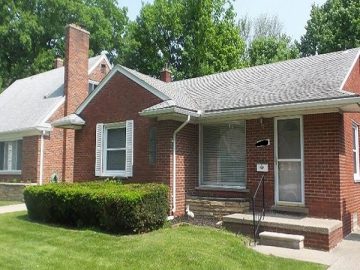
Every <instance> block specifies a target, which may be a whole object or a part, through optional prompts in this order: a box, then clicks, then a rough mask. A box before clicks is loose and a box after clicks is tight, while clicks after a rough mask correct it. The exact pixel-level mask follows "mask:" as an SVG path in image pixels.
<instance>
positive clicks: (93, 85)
mask: <svg viewBox="0 0 360 270" xmlns="http://www.w3.org/2000/svg"><path fill="white" fill-rule="evenodd" d="M98 85H99V83H98V82H96V81H91V80H89V94H90V93H91V92H93V91H94V90H95V89H96V87H97V86H98Z"/></svg>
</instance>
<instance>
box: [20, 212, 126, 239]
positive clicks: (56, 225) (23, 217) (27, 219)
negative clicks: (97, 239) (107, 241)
mask: <svg viewBox="0 0 360 270" xmlns="http://www.w3.org/2000/svg"><path fill="white" fill-rule="evenodd" d="M16 219H18V220H21V221H25V222H28V223H32V224H37V225H42V226H47V227H50V228H60V229H65V230H72V231H79V232H80V231H93V232H96V233H102V234H107V235H112V236H123V235H129V234H115V233H111V232H107V231H104V230H101V229H99V228H96V227H77V226H70V225H66V224H59V223H49V222H45V221H39V220H34V219H31V218H30V217H29V216H28V215H27V214H24V215H19V216H16Z"/></svg>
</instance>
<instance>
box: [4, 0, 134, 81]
mask: <svg viewBox="0 0 360 270" xmlns="http://www.w3.org/2000/svg"><path fill="white" fill-rule="evenodd" d="M0 2H1V3H0V40H1V42H0V81H2V82H3V86H5V87H6V86H7V85H9V84H10V83H11V82H12V81H14V80H16V79H18V78H22V77H26V76H29V75H32V74H36V73H39V72H42V71H45V70H49V69H51V68H52V65H53V60H54V59H55V57H56V56H60V57H63V56H64V26H65V25H67V24H69V23H76V24H78V25H81V26H82V27H84V28H86V29H87V30H88V31H90V32H91V37H90V49H91V53H90V54H99V53H101V52H102V51H104V50H105V51H108V52H109V56H110V58H114V57H115V56H116V55H117V54H118V50H119V48H121V45H122V44H123V40H122V39H123V37H122V36H123V34H124V31H125V27H126V24H127V21H128V19H127V16H126V9H121V8H119V7H118V6H117V1H116V0H16V1H15V0H0ZM0 87H1V86H0Z"/></svg>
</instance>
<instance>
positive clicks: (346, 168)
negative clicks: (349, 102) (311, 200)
mask: <svg viewBox="0 0 360 270" xmlns="http://www.w3.org/2000/svg"><path fill="white" fill-rule="evenodd" d="M344 90H347V91H351V92H354V93H358V94H360V61H359V60H358V61H357V63H356V64H355V66H354V68H353V70H352V72H351V73H350V76H349V78H348V80H347V81H346V83H345V85H344ZM353 123H355V124H357V125H358V126H359V125H360V114H359V113H344V114H343V125H342V133H341V136H342V145H341V151H340V168H341V173H340V181H341V215H342V220H343V228H344V235H347V234H348V233H350V232H351V230H352V229H353V227H352V223H353V219H352V217H353V215H354V214H357V215H359V218H360V183H357V182H355V181H354V175H353V171H354V167H353V166H354V165H353V151H352V148H353V142H352V141H353V135H352V125H353Z"/></svg>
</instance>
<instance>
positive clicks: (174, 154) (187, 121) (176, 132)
mask: <svg viewBox="0 0 360 270" xmlns="http://www.w3.org/2000/svg"><path fill="white" fill-rule="evenodd" d="M190 119H191V116H190V115H188V116H187V119H186V121H185V122H184V123H182V124H181V125H180V126H179V127H178V128H177V129H176V130H175V131H174V133H173V202H172V210H171V212H172V216H170V217H168V219H173V218H174V215H175V212H176V135H177V134H178V133H179V131H180V130H182V129H183V128H184V127H185V126H186V125H187V124H188V123H189V122H190Z"/></svg>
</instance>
